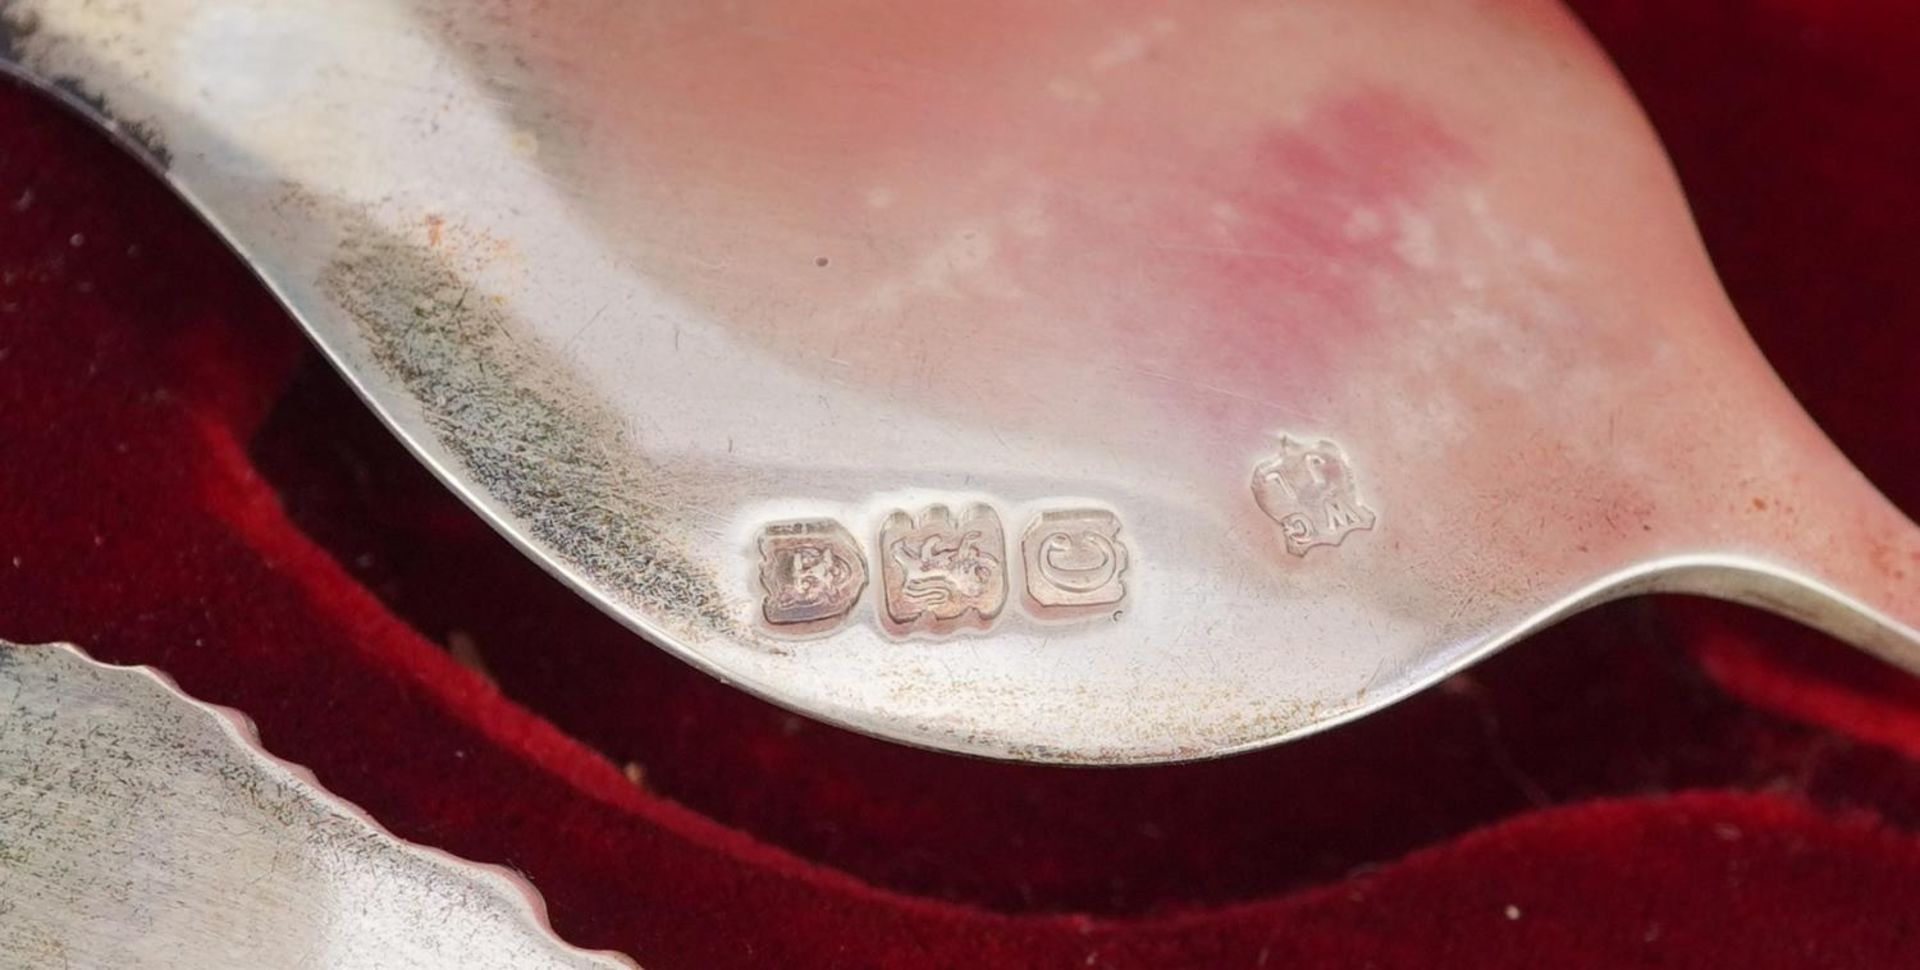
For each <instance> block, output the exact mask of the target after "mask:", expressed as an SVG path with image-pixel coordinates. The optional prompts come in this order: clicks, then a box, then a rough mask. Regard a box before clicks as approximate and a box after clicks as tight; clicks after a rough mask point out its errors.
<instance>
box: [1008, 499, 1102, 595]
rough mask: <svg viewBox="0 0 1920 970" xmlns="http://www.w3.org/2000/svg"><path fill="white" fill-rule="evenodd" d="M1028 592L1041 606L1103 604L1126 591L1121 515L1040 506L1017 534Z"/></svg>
mask: <svg viewBox="0 0 1920 970" xmlns="http://www.w3.org/2000/svg"><path fill="white" fill-rule="evenodd" d="M1020 547H1021V551H1022V553H1023V558H1024V559H1025V560H1026V567H1027V594H1028V595H1029V596H1032V597H1033V601H1034V602H1035V603H1037V604H1039V605H1041V606H1052V607H1064V606H1103V605H1107V604H1111V603H1118V602H1120V600H1121V599H1123V598H1124V597H1125V596H1126V595H1127V588H1126V586H1124V585H1122V583H1121V581H1120V576H1121V574H1122V573H1124V572H1126V571H1127V547H1126V545H1125V544H1123V543H1122V542H1121V541H1120V520H1119V519H1117V518H1115V517H1114V515H1113V513H1112V512H1106V511H1102V510H1100V509H1069V510H1066V511H1058V512H1043V513H1041V514H1040V515H1039V516H1038V517H1037V518H1035V519H1034V520H1033V524H1032V525H1030V526H1028V527H1027V532H1026V535H1025V536H1024V537H1022V539H1021V540H1020Z"/></svg>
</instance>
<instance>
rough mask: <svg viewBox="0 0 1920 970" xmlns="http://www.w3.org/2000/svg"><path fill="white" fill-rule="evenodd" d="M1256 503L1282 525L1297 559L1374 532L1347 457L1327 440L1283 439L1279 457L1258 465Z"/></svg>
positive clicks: (1255, 471) (1371, 517) (1254, 475)
mask: <svg viewBox="0 0 1920 970" xmlns="http://www.w3.org/2000/svg"><path fill="white" fill-rule="evenodd" d="M1253 500H1254V501H1255V502H1258V503H1260V510H1261V511H1262V512H1265V513H1267V516H1268V517H1269V518H1271V519H1273V521H1275V522H1278V523H1280V532H1281V534H1282V535H1284V536H1285V537H1286V540H1287V551H1288V552H1290V553H1293V554H1294V555H1296V556H1305V555H1306V554H1307V550H1309V549H1312V548H1313V547H1314V546H1337V545H1339V544H1340V542H1341V540H1343V539H1345V538H1346V537H1347V533H1349V532H1355V531H1358V530H1362V529H1371V528H1373V518H1374V517H1373V510H1372V509H1369V508H1367V507H1366V506H1365V505H1362V504H1360V499H1359V498H1358V497H1357V496H1356V495H1355V494H1354V482H1353V471H1352V468H1351V466H1349V465H1348V464H1347V456H1346V454H1345V453H1343V452H1342V451H1341V450H1340V446H1339V445H1337V444H1334V443H1333V442H1331V441H1327V440H1326V439H1324V438H1323V439H1321V441H1320V443H1319V444H1316V445H1313V446H1311V447H1309V446H1307V445H1304V444H1301V443H1300V442H1298V441H1295V440H1294V439H1292V438H1290V437H1285V436H1282V437H1281V439H1280V452H1279V454H1277V455H1274V456H1273V457H1272V458H1269V459H1267V460H1266V461H1263V462H1261V463H1260V464H1259V465H1256V466H1254V469H1253Z"/></svg>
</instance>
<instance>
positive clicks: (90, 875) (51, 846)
mask: <svg viewBox="0 0 1920 970" xmlns="http://www.w3.org/2000/svg"><path fill="white" fill-rule="evenodd" d="M0 704H4V707H0V964H4V965H5V966H8V967H117V968H127V970H148V968H151V970H174V968H179V967H194V968H197V970H258V968H261V967H296V966H300V967H305V966H311V967H327V968H329V970H419V968H448V970H456V968H458V970H466V968H473V967H500V968H514V970H534V968H551V970H563V968H564V970H589V968H592V970H616V968H627V970H634V968H635V966H636V965H635V964H634V963H633V962H631V961H629V960H627V959H626V958H624V957H621V956H617V955H614V954H610V953H596V952H589V951H585V950H580V949H576V948H574V947H571V946H568V945H567V944H565V943H563V942H561V941H560V939H559V938H558V937H556V936H554V934H553V931H552V929H551V928H550V927H549V926H548V925H547V921H546V914H545V909H544V907H543V905H542V904H541V901H540V897H539V895H538V894H537V893H536V892H535V891H534V889H533V887H532V886H531V885H529V884H528V883H527V882H526V881H525V880H524V879H522V878H520V877H519V876H518V875H516V874H514V873H512V872H509V871H507V870H505V869H501V868H497V867H493V866H483V865H477V864H474V863H469V862H464V861H461V860H459V859H456V858H454V857H453V856H450V855H448V854H446V853H443V852H440V851H438V850H434V849H429V848H425V847H422V846H418V845H413V844H410V843H407V842H403V841H401V840H400V839H398V838H396V837H394V836H393V835H392V834H391V833H389V832H387V831H386V830H384V829H382V828H381V827H380V826H379V825H378V824H377V823H375V822H374V821H373V820H372V819H370V818H369V817H367V816H366V815H365V814H364V813H362V812H361V811H360V810H359V809H357V808H355V807H354V806H352V805H350V804H348V803H346V802H345V801H342V800H341V799H339V798H337V797H335V796H333V795H331V794H329V793H327V792H326V791H325V790H323V789H322V788H321V787H320V786H319V784H318V783H317V782H316V781H315V780H314V779H313V776H312V775H311V774H310V773H309V772H307V771H305V770H304V769H301V768H298V767H295V766H293V765H290V764H287V763H286V762H283V761H280V760H278V759H275V758H273V757H272V756H270V755H268V754H267V753H266V752H265V751H263V750H262V749H261V748H260V746H259V741H258V738H257V735H256V733H255V732H254V730H253V727H252V726H251V724H250V723H249V722H248V721H247V720H246V719H244V718H243V717H242V716H241V715H239V714H237V713H235V712H233V711H230V710H226V709H224V708H218V707H212V706H209V705H206V704H202V703H200V702H198V701H195V700H193V699H191V698H189V697H187V696H186V695H185V694H183V693H181V692H180V690H179V689H178V688H176V687H174V686H173V685H172V684H171V683H170V682H169V681H167V680H166V679H165V678H164V677H162V676H161V675H159V674H157V673H155V672H154V671H153V670H151V669H148V668H144V667H109V666H106V665H104V664H100V663H96V662H94V661H92V660H90V659H88V658H87V657H86V656H85V655H83V654H82V653H81V652H80V651H79V650H77V649H75V648H73V647H70V646H17V645H13V644H8V643H4V642H0Z"/></svg>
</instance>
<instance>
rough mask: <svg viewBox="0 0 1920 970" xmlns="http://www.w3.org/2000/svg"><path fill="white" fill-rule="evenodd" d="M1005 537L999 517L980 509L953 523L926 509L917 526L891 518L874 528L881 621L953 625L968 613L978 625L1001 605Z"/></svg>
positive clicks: (899, 515) (937, 508) (946, 514)
mask: <svg viewBox="0 0 1920 970" xmlns="http://www.w3.org/2000/svg"><path fill="white" fill-rule="evenodd" d="M1006 548H1007V543H1006V536H1005V535H1004V533H1003V532H1002V531H1001V528H1000V516H999V515H998V514H996V513H995V512H994V511H993V509H991V508H989V507H987V506H985V505H974V506H972V507H970V508H968V509H967V511H966V515H965V517H964V518H962V519H959V520H957V521H956V520H955V519H954V517H953V513H952V512H951V511H949V510H948V509H947V507H946V506H944V505H930V506H928V507H927V508H926V509H925V510H924V511H922V512H921V513H920V517H919V519H918V520H915V519H914V518H913V517H912V516H909V515H908V514H907V513H905V512H894V513H893V514H892V515H889V516H887V521H886V523H885V524H884V525H882V526H881V528H880V576H881V583H882V585H883V586H884V587H885V590H886V606H885V610H886V615H887V618H888V619H890V620H892V621H893V622H894V623H896V624H899V625H901V626H910V625H912V624H913V623H915V622H917V621H919V619H920V618H921V617H922V616H929V617H932V618H933V619H934V620H935V621H945V620H953V619H957V618H959V617H960V616H962V615H963V614H965V613H967V612H968V611H969V610H971V611H973V612H974V613H975V614H977V615H978V617H979V618H980V620H981V621H982V622H986V621H989V620H992V619H993V618H994V617H995V616H998V615H999V613H1000V608H1001V607H1002V606H1003V605H1005V603H1006V600H1007V563H1006Z"/></svg>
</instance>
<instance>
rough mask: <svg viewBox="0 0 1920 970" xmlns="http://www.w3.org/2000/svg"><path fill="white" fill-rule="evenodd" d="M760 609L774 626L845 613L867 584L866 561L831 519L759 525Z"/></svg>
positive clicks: (825, 618)
mask: <svg viewBox="0 0 1920 970" xmlns="http://www.w3.org/2000/svg"><path fill="white" fill-rule="evenodd" d="M759 546H760V586H761V588H762V590H763V591H764V592H765V594H766V599H765V601H764V603H763V605H762V612H763V613H764V614H765V615H766V618H767V622H768V623H769V624H772V625H774V626H793V625H797V624H803V623H821V622H824V621H828V620H834V619H838V618H839V617H842V616H845V615H846V613H847V611H848V610H851V609H853V604H855V603H856V602H859V600H860V594H861V592H862V591H864V590H865V589H866V588H867V560H866V557H865V556H863V555H861V553H860V547H859V544H858V543H856V542H855V541H854V538H853V536H852V535H851V534H849V533H848V532H847V530H846V529H845V528H844V527H842V526H841V525H840V523H838V522H835V521H833V520H831V519H807V520H803V521H799V522H783V523H779V524H776V525H769V526H767V527H765V528H763V529H761V530H760V542H759Z"/></svg>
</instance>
